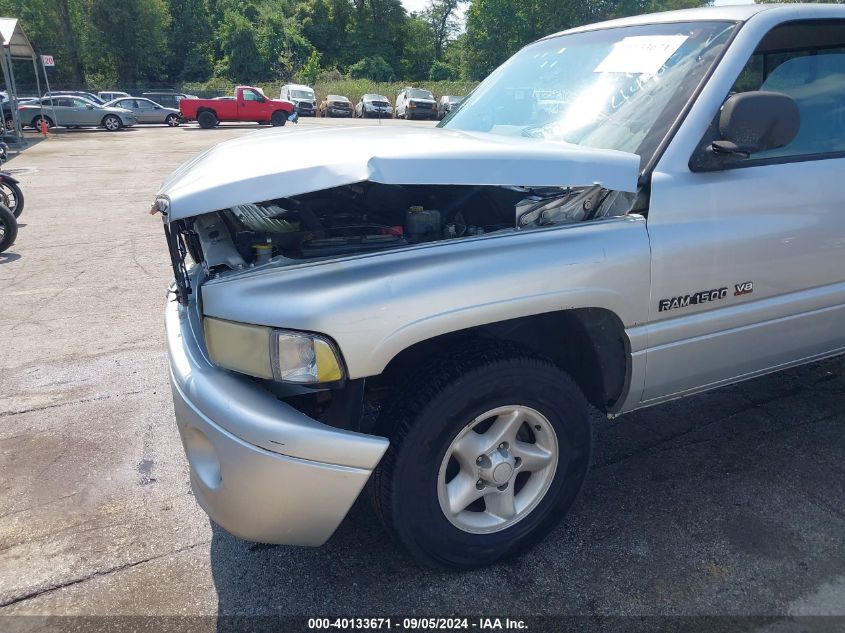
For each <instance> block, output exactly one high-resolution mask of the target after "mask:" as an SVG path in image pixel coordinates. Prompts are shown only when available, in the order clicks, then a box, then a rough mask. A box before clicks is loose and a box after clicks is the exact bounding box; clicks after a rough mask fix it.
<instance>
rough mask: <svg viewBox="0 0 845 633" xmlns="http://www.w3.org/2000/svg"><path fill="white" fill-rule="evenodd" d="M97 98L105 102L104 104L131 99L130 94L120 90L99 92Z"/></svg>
mask: <svg viewBox="0 0 845 633" xmlns="http://www.w3.org/2000/svg"><path fill="white" fill-rule="evenodd" d="M97 96H98V97H99V98H100V99H102V100H103V103H108V102H109V101H114V100H115V99H120V98H121V97H131V96H132V95H130V94H129V93H128V92H120V91H119V90H111V91H106V92H98V93H97Z"/></svg>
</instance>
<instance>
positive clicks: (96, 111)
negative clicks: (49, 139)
mask: <svg viewBox="0 0 845 633" xmlns="http://www.w3.org/2000/svg"><path fill="white" fill-rule="evenodd" d="M18 111H19V113H20V119H21V122H22V123H23V124H24V125H30V126H32V127H34V128H35V129H39V128H40V125H41V120H42V118H43V120H44V122H45V123H46V124H47V127H48V128H51V127H54V126H57V125H58V126H62V127H104V128H106V129H107V130H108V131H109V132H116V131H117V130H119V129H120V128H123V127H130V126H132V125H135V123H136V121H135V115H134V114H132V111H131V110H127V109H125V108H115V107H112V106H107V105H97V104H96V103H94V102H93V101H89V100H88V99H84V98H82V97H75V96H71V95H68V96H63V95H54V96H52V97H44V98H42V99H38V100H36V101H33V102H31V103H27V104H25V105H22V106H20V107H19V108H18Z"/></svg>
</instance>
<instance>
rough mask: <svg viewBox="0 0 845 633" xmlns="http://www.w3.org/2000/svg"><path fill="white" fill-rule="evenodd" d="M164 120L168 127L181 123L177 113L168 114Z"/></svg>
mask: <svg viewBox="0 0 845 633" xmlns="http://www.w3.org/2000/svg"><path fill="white" fill-rule="evenodd" d="M164 122H165V123H166V124H167V125H168V126H169V127H179V126H180V125H181V124H182V120H181V119H180V118H179V115H178V114H168V115H167V118H166V119H165V120H164Z"/></svg>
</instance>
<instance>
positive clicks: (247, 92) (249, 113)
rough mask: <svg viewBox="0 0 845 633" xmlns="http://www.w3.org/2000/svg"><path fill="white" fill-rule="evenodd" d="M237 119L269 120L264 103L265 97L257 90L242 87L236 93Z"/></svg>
mask: <svg viewBox="0 0 845 633" xmlns="http://www.w3.org/2000/svg"><path fill="white" fill-rule="evenodd" d="M237 100H238V119H239V120H241V121H269V120H270V114H269V112H268V111H267V106H266V105H265V103H266V101H267V98H266V97H265V96H264V95H262V94H261V93H260V92H258V91H257V90H253V89H252V88H244V89H243V90H241V92H240V94H239V95H237Z"/></svg>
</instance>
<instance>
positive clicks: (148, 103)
mask: <svg viewBox="0 0 845 633" xmlns="http://www.w3.org/2000/svg"><path fill="white" fill-rule="evenodd" d="M106 105H107V106H112V107H115V108H125V109H127V110H131V111H132V114H134V115H135V121H136V122H137V123H166V124H167V125H169V126H170V127H178V126H179V124H181V123H182V114H181V112H179V110H177V109H175V108H165V107H164V106H163V105H160V104H158V103H156V102H155V101H152V100H151V99H145V98H144V97H123V98H119V99H115V100H114V101H109V102H108V103H107V104H106Z"/></svg>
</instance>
